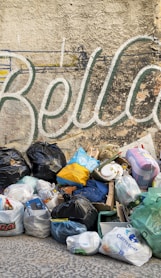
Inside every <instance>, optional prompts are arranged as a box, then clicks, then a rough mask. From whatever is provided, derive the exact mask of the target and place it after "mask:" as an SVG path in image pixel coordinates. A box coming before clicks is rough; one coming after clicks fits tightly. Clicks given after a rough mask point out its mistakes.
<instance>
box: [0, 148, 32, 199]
mask: <svg viewBox="0 0 161 278" xmlns="http://www.w3.org/2000/svg"><path fill="white" fill-rule="evenodd" d="M30 174H31V169H30V166H29V165H28V164H27V162H26V160H25V158H24V157H23V155H22V154H21V152H20V151H18V150H16V149H15V148H6V147H0V193H3V191H4V189H5V188H6V187H7V186H9V185H11V184H14V183H16V182H17V181H18V180H19V179H21V178H23V177H24V176H26V175H30Z"/></svg>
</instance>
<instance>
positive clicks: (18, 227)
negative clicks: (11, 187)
mask: <svg viewBox="0 0 161 278" xmlns="http://www.w3.org/2000/svg"><path fill="white" fill-rule="evenodd" d="M0 199H1V201H2V204H1V210H0V236H16V235H20V234H22V233H23V232H24V225H23V216H24V206H23V204H22V203H21V202H19V201H16V200H13V199H10V198H7V199H8V200H9V202H10V204H11V206H12V209H9V210H5V209H4V203H5V200H6V197H5V196H3V195H0Z"/></svg>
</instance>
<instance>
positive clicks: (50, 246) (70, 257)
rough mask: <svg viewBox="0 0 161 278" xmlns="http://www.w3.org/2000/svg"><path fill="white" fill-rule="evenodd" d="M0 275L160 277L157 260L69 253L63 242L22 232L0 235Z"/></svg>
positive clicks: (23, 277)
mask: <svg viewBox="0 0 161 278" xmlns="http://www.w3.org/2000/svg"><path fill="white" fill-rule="evenodd" d="M0 247H1V249H0V250H1V252H0V278H6V277H7V278H81V277H84V278H114V277H115V278H141V277H142V278H146V277H148V278H160V277H161V260H160V259H158V258H155V257H152V258H151V259H150V260H149V261H148V262H147V263H146V264H144V265H143V266H141V267H137V266H134V265H130V264H128V263H125V262H121V261H118V260H116V259H113V258H110V257H107V256H105V255H102V254H99V253H98V254H96V255H91V256H83V255H76V254H72V253H70V252H69V251H68V250H67V246H66V244H61V243H59V242H57V241H55V240H54V239H53V238H52V237H47V238H45V239H41V238H37V237H33V236H28V235H26V234H22V235H20V236H12V237H0Z"/></svg>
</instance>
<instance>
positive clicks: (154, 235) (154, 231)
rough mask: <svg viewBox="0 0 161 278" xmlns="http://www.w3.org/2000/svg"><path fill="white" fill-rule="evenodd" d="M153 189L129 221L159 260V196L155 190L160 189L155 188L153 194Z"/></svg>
mask: <svg viewBox="0 0 161 278" xmlns="http://www.w3.org/2000/svg"><path fill="white" fill-rule="evenodd" d="M149 189H150V188H149ZM153 189H154V188H151V192H150V193H149V192H148V194H147V197H145V199H143V203H142V204H140V205H139V206H137V207H136V208H135V209H134V211H133V213H132V215H131V217H130V219H131V224H132V226H133V227H135V228H136V229H138V230H139V231H140V233H141V235H142V236H143V238H144V239H145V241H146V242H147V244H148V245H149V246H150V247H151V249H152V252H153V255H154V256H155V257H158V258H161V195H160V196H159V192H158V194H157V189H158V190H161V189H160V188H156V190H154V194H153ZM160 193H161V192H160ZM158 196H159V197H158Z"/></svg>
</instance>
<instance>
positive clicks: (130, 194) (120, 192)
mask: <svg viewBox="0 0 161 278" xmlns="http://www.w3.org/2000/svg"><path fill="white" fill-rule="evenodd" d="M115 190H116V196H117V199H118V200H119V202H120V203H121V204H123V205H125V206H126V205H128V204H129V203H131V202H135V201H136V200H137V198H138V197H139V196H140V194H141V190H140V188H139V186H138V184H137V182H136V181H135V179H134V178H133V177H132V176H130V175H129V174H125V175H123V176H120V177H119V178H118V179H116V181H115Z"/></svg>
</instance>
